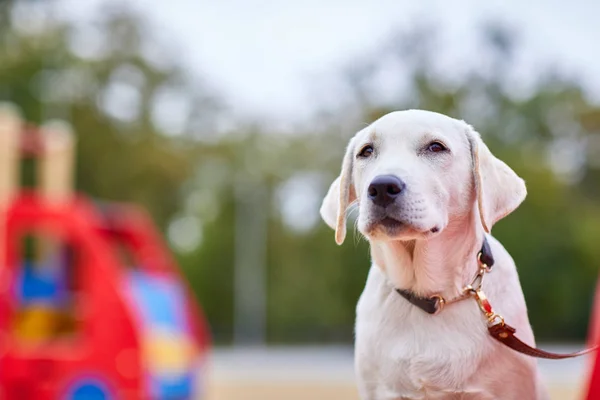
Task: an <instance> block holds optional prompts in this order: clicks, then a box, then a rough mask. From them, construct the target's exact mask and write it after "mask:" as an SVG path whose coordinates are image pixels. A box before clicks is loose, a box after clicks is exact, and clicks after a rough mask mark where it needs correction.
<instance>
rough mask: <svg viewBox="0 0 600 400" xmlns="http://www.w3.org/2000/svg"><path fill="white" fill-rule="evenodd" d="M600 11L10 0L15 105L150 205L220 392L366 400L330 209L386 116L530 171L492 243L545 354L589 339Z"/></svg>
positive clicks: (89, 170)
mask: <svg viewBox="0 0 600 400" xmlns="http://www.w3.org/2000/svg"><path fill="white" fill-rule="evenodd" d="M597 15H600V3H594V2H591V1H585V0H581V1H572V2H569V3H568V4H558V3H548V2H542V1H532V2H529V3H527V4H525V3H522V2H517V1H507V2H485V3H482V2H476V1H467V0H463V1H456V2H452V3H451V4H450V3H449V2H436V1H427V2H409V1H398V0H396V1H387V0H377V1H371V2H368V3H366V2H359V1H341V0H330V1H327V2H321V1H319V2H317V1H315V0H306V1H302V2H275V1H252V2H249V1H243V0H227V1H221V2H211V1H192V0H171V1H169V2H155V1H150V0H129V1H125V0H123V1H110V0H106V1H102V0H94V1H92V0H86V1H81V0H46V1H44V0H21V1H10V0H8V1H7V0H3V1H0V101H8V102H12V103H14V104H16V105H18V106H19V107H20V108H21V110H22V112H23V114H24V117H25V118H26V119H27V120H29V121H31V122H34V123H41V122H43V121H45V120H48V119H56V118H58V119H63V120H66V121H68V122H69V123H70V124H71V125H72V126H73V130H74V132H75V133H76V138H77V161H76V165H77V170H76V187H77V189H78V190H80V191H83V192H85V193H87V194H89V195H90V196H92V197H94V198H98V199H106V200H116V201H128V202H135V203H139V204H141V205H143V206H144V207H146V208H147V209H148V210H149V211H150V213H151V215H152V217H153V219H154V221H155V222H156V223H157V224H158V225H159V227H160V230H161V232H162V233H163V234H164V237H165V239H166V240H167V241H168V244H169V245H170V247H171V249H172V251H173V253H174V254H175V256H176V258H177V260H178V262H179V265H180V267H181V269H182V271H183V273H184V275H185V277H186V279H187V281H188V282H189V284H190V286H191V288H192V289H193V293H194V295H195V297H196V299H197V300H198V301H199V303H200V304H201V305H202V307H203V309H204V311H205V313H206V316H207V318H208V321H209V322H210V325H211V329H212V334H213V340H214V344H215V346H216V349H215V353H214V363H213V368H212V372H211V373H212V376H213V380H211V382H212V385H213V386H214V388H213V389H212V390H213V392H212V393H213V394H212V396H213V397H214V398H215V399H217V398H219V399H234V398H236V399H242V398H248V399H250V398H257V399H258V398H261V399H263V398H267V396H268V395H269V394H268V393H271V392H269V390H271V389H270V388H272V387H278V386H277V385H283V384H284V383H285V384H290V385H297V387H303V388H305V387H306V385H305V384H304V383H302V382H304V381H303V380H302V379H304V378H305V379H308V380H310V379H313V378H314V379H313V380H314V381H315V382H318V383H317V384H316V385H317V386H319V387H320V388H321V389H322V390H323V391H324V392H322V393H326V394H322V393H321V394H320V395H317V394H304V395H302V396H301V397H298V398H304V399H305V398H315V399H317V398H330V399H331V398H356V394H355V393H354V390H353V386H352V382H351V380H352V377H351V375H352V372H351V370H352V365H351V364H352V354H351V353H352V350H351V343H352V337H353V321H354V310H355V305H356V301H357V299H358V296H359V295H360V293H361V290H362V288H363V285H364V282H365V278H366V274H367V271H368V265H369V254H368V246H367V243H365V241H364V240H360V238H359V237H354V238H352V236H351V237H350V238H349V240H347V242H346V243H345V245H344V246H342V247H338V246H336V245H335V242H334V240H333V232H332V231H331V230H330V229H329V228H328V227H327V226H326V225H325V224H323V223H322V222H321V220H320V217H319V215H318V208H319V206H320V202H321V199H322V197H323V195H324V194H325V192H326V190H327V188H328V186H329V184H330V183H331V181H332V180H333V179H334V178H335V177H336V176H337V175H338V172H339V167H340V165H341V157H342V153H343V151H344V147H345V145H346V143H347V141H348V139H349V138H350V137H351V136H352V135H353V134H354V133H355V132H356V131H357V130H359V129H360V128H361V127H363V126H365V124H367V123H369V122H371V121H373V120H375V119H376V118H378V117H379V116H381V115H383V114H385V113H387V112H389V111H392V110H397V109H406V108H423V109H428V110H432V111H437V112H441V113H444V114H448V115H450V116H453V117H457V118H460V119H465V120H467V121H468V122H469V123H471V124H472V125H473V126H474V127H475V128H476V129H477V130H478V131H479V132H480V133H481V134H482V136H483V137H484V140H485V141H486V142H487V144H488V146H489V147H490V148H491V150H492V151H493V152H494V153H495V154H496V155H497V156H498V157H499V158H501V159H503V160H504V161H506V162H507V163H508V164H509V165H510V166H511V167H512V168H513V169H514V170H515V171H516V172H517V173H518V174H519V175H520V176H522V177H523V178H524V179H525V180H526V182H527V185H528V192H529V195H528V197H527V199H526V201H525V202H524V203H523V205H522V206H521V207H520V208H519V209H518V210H517V211H516V212H515V213H514V214H513V215H511V216H510V217H509V218H507V219H505V220H503V221H501V222H500V223H499V224H498V225H497V226H496V227H495V229H494V234H495V236H496V237H497V238H499V239H500V240H501V241H502V242H503V244H504V245H505V247H506V248H507V249H508V250H509V252H510V253H511V254H512V256H513V258H514V259H515V261H516V264H517V266H518V269H519V273H520V278H521V283H522V286H523V291H524V293H525V297H526V300H527V303H528V307H529V316H530V319H531V323H532V325H533V328H534V331H535V332H536V333H537V339H538V341H539V342H541V343H543V344H544V343H548V344H556V345H558V346H559V347H561V346H562V347H564V346H570V345H573V344H574V345H581V344H582V343H583V341H584V340H585V337H586V333H587V329H588V322H589V317H590V312H591V305H592V300H593V295H594V288H595V283H596V279H597V277H598V272H599V266H600V240H599V239H600V53H599V52H598V50H597V42H598V39H600V26H599V25H598V24H597V21H596V16H597ZM298 346H302V347H298ZM306 346H309V347H306ZM555 363H560V362H555ZM544 365H546V364H544ZM261 368H262V370H263V371H262V373H261ZM557 368H558V369H562V370H561V371H559V370H558V369H557ZM583 368H584V365H583V364H582V362H580V361H574V362H566V363H565V362H563V364H551V365H548V367H547V368H546V369H544V371H545V374H546V377H547V379H548V380H549V381H551V382H559V383H560V385H558V384H557V389H556V390H563V389H564V388H565V387H566V388H567V389H568V390H569V391H568V393H567V392H560V393H561V394H560V397H556V398H572V397H569V396H573V390H575V389H576V388H577V387H578V385H579V384H580V379H581V377H582V376H583V372H582V371H583ZM209 369H210V368H209ZM286 372H287V373H286ZM559 372H560V373H559ZM302 374H304V375H302ZM553 374H554V375H553ZM302 376H303V377H304V378H300V377H302ZM560 379H563V381H564V382H565V383H564V385H563V384H562V383H561V382H563V381H561V380H560ZM240 382H241V383H240ZM282 382H283V383H282ZM244 385H245V386H244ZM558 386H560V388H558ZM250 387H252V388H254V390H257V391H258V392H257V393H259V394H254V395H253V394H251V392H250V391H249V390H250V389H248V388H250ZM573 388H575V389H573ZM567 389H564V390H567ZM236 390H244V393H245V394H244V395H241V394H239V392H236ZM261 390H262V391H263V392H261ZM273 390H275V389H273ZM330 390H332V391H330ZM336 390H337V391H336ZM236 393H237V394H236ZM557 393H558V392H557ZM565 393H567V394H565ZM252 396H254V397H252ZM275 396H276V395H275ZM319 396H321V397H319ZM557 396H558V395H557ZM274 398H283V397H274ZM286 398H292V397H286Z"/></svg>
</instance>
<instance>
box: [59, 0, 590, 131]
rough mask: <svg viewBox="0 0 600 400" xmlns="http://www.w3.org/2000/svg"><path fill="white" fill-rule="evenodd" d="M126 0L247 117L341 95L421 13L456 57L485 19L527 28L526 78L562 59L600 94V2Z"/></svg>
mask: <svg viewBox="0 0 600 400" xmlns="http://www.w3.org/2000/svg"><path fill="white" fill-rule="evenodd" d="M59 1H60V2H61V3H62V4H63V6H64V10H66V11H65V14H67V15H70V17H71V18H75V19H77V20H80V21H85V20H86V19H88V18H93V15H94V12H93V11H94V9H95V7H96V6H97V5H98V4H102V3H110V1H109V0H86V1H82V0H59ZM122 1H125V0H122ZM128 1H129V2H130V3H131V4H132V5H134V6H135V7H136V8H137V9H139V10H140V11H141V12H142V13H143V14H145V15H147V17H148V18H149V20H150V21H151V26H152V27H153V30H154V31H155V34H156V35H157V36H158V37H160V38H161V39H162V40H163V41H166V42H168V43H172V46H173V48H174V49H176V51H174V54H175V56H176V57H180V61H181V62H182V63H183V64H184V65H185V66H186V67H187V68H189V69H190V71H192V73H193V74H196V75H198V76H201V77H203V78H204V79H206V80H208V81H209V82H210V84H211V85H212V86H213V87H214V88H216V89H217V90H218V91H220V92H222V93H223V94H224V96H225V98H226V99H227V100H228V101H229V102H230V104H231V105H232V107H233V109H234V111H236V112H238V113H240V114H242V115H243V114H253V115H260V116H267V117H271V118H275V119H294V120H297V119H299V118H302V117H304V116H306V115H308V114H309V113H310V111H312V110H313V109H314V107H315V105H318V103H319V101H320V97H321V95H322V99H323V101H324V102H327V101H335V98H336V97H335V96H336V94H335V93H333V94H332V93H320V89H321V88H322V87H323V86H324V85H322V83H324V82H325V83H327V84H328V85H326V86H327V88H328V89H330V88H331V87H334V86H335V85H330V83H331V82H333V81H335V80H336V79H338V78H339V71H340V70H341V68H342V67H344V66H345V65H348V63H350V62H352V61H353V60H357V59H360V57H361V56H362V55H363V54H369V53H370V52H371V51H373V50H374V49H376V48H377V47H378V46H380V45H381V44H382V43H383V41H384V40H385V39H386V38H387V37H388V34H389V33H391V32H393V31H395V30H397V29H402V28H406V27H409V26H412V25H414V24H415V23H418V22H419V21H429V22H435V23H436V24H439V25H440V27H441V28H442V30H443V31H444V32H448V34H447V36H446V38H445V40H444V46H445V51H446V52H447V53H448V54H449V55H451V58H453V59H454V60H455V61H456V62H457V63H459V61H460V60H464V62H469V58H472V57H473V53H474V52H473V51H471V50H472V49H473V38H474V35H473V32H474V29H475V28H476V27H477V26H480V25H481V24H482V23H483V22H485V21H491V20H492V21H493V20H500V21H506V22H508V23H509V25H510V26H512V27H515V28H518V29H519V30H520V31H521V33H522V36H523V40H524V46H525V47H524V48H525V49H526V51H525V53H524V54H523V55H522V56H521V57H520V59H519V62H518V69H519V70H520V71H521V73H522V76H523V77H524V79H525V80H526V79H527V77H531V76H534V75H535V74H536V72H537V71H538V69H539V67H540V66H541V65H544V64H545V63H549V62H558V63H559V64H560V65H561V66H562V67H563V68H564V69H565V70H567V71H569V72H570V73H571V74H573V75H575V76H579V77H581V79H582V80H583V81H584V82H585V83H586V84H587V85H589V87H590V92H591V93H592V94H593V95H594V97H595V98H596V99H600V95H599V94H600V45H599V44H598V43H600V24H599V23H598V18H599V16H600V2H599V1H593V0H590V1H585V0H579V1H575V0H574V1H569V2H558V1H544V0H531V1H528V2H525V1H516V0H506V1H486V2H483V1H477V0H454V1H407V0H372V1H358V0H322V1H318V0H302V1H294V0H288V1H274V0H270V1H269V0H263V1H251V0H220V1H217V0H169V1H156V0H128ZM453 68H454V66H453V65H451V64H450V65H449V69H453ZM448 73H449V74H450V73H452V71H448ZM324 91H325V90H324ZM341 95H342V94H340V96H341ZM332 99H333V100H332Z"/></svg>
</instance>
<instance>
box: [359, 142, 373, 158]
mask: <svg viewBox="0 0 600 400" xmlns="http://www.w3.org/2000/svg"><path fill="white" fill-rule="evenodd" d="M372 155H373V146H371V145H370V144H369V145H366V146H365V147H363V148H362V149H361V151H359V152H358V154H357V157H360V158H368V157H371V156H372Z"/></svg>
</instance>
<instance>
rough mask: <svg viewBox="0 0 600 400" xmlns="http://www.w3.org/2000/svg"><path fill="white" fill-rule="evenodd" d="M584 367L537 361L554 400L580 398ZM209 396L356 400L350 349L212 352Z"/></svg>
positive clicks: (219, 399)
mask: <svg viewBox="0 0 600 400" xmlns="http://www.w3.org/2000/svg"><path fill="white" fill-rule="evenodd" d="M540 347H542V348H545V349H550V350H554V351H572V350H573V349H574V348H581V347H578V346H575V347H570V346H549V345H546V346H540ZM586 361H587V360H586V359H585V358H578V359H570V360H562V361H547V360H541V361H540V369H541V371H542V375H543V376H544V379H545V380H546V382H547V384H548V386H549V387H550V390H551V392H552V399H553V400H574V399H580V398H581V395H580V394H581V393H580V392H581V387H582V385H583V381H584V379H585V373H586V371H587V364H586ZM207 390H208V399H207V400H338V399H339V400H358V396H357V394H356V390H355V387H354V381H353V369H352V349H351V348H349V347H276V348H272V347H269V348H234V349H216V350H215V351H214V353H213V356H212V362H211V365H210V375H209V379H208V387H207Z"/></svg>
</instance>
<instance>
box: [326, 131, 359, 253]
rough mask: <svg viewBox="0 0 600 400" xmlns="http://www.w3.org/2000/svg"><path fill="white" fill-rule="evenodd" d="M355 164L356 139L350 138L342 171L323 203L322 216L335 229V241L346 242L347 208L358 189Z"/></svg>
mask: <svg viewBox="0 0 600 400" xmlns="http://www.w3.org/2000/svg"><path fill="white" fill-rule="evenodd" d="M353 164H354V139H352V140H350V143H349V144H348V148H347V149H346V155H345V156H344V161H343V162H342V172H341V173H340V176H339V177H337V178H336V179H335V181H333V183H332V184H331V186H330V187H329V191H328V192H327V194H326V195H325V198H324V199H323V204H322V205H321V217H322V218H323V220H324V221H325V222H326V223H327V225H329V226H330V227H331V228H333V229H335V242H336V243H337V244H342V243H344V239H345V238H346V210H347V209H348V206H349V205H350V203H352V202H353V201H354V200H356V191H355V190H354V185H353V184H352V166H353Z"/></svg>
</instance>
